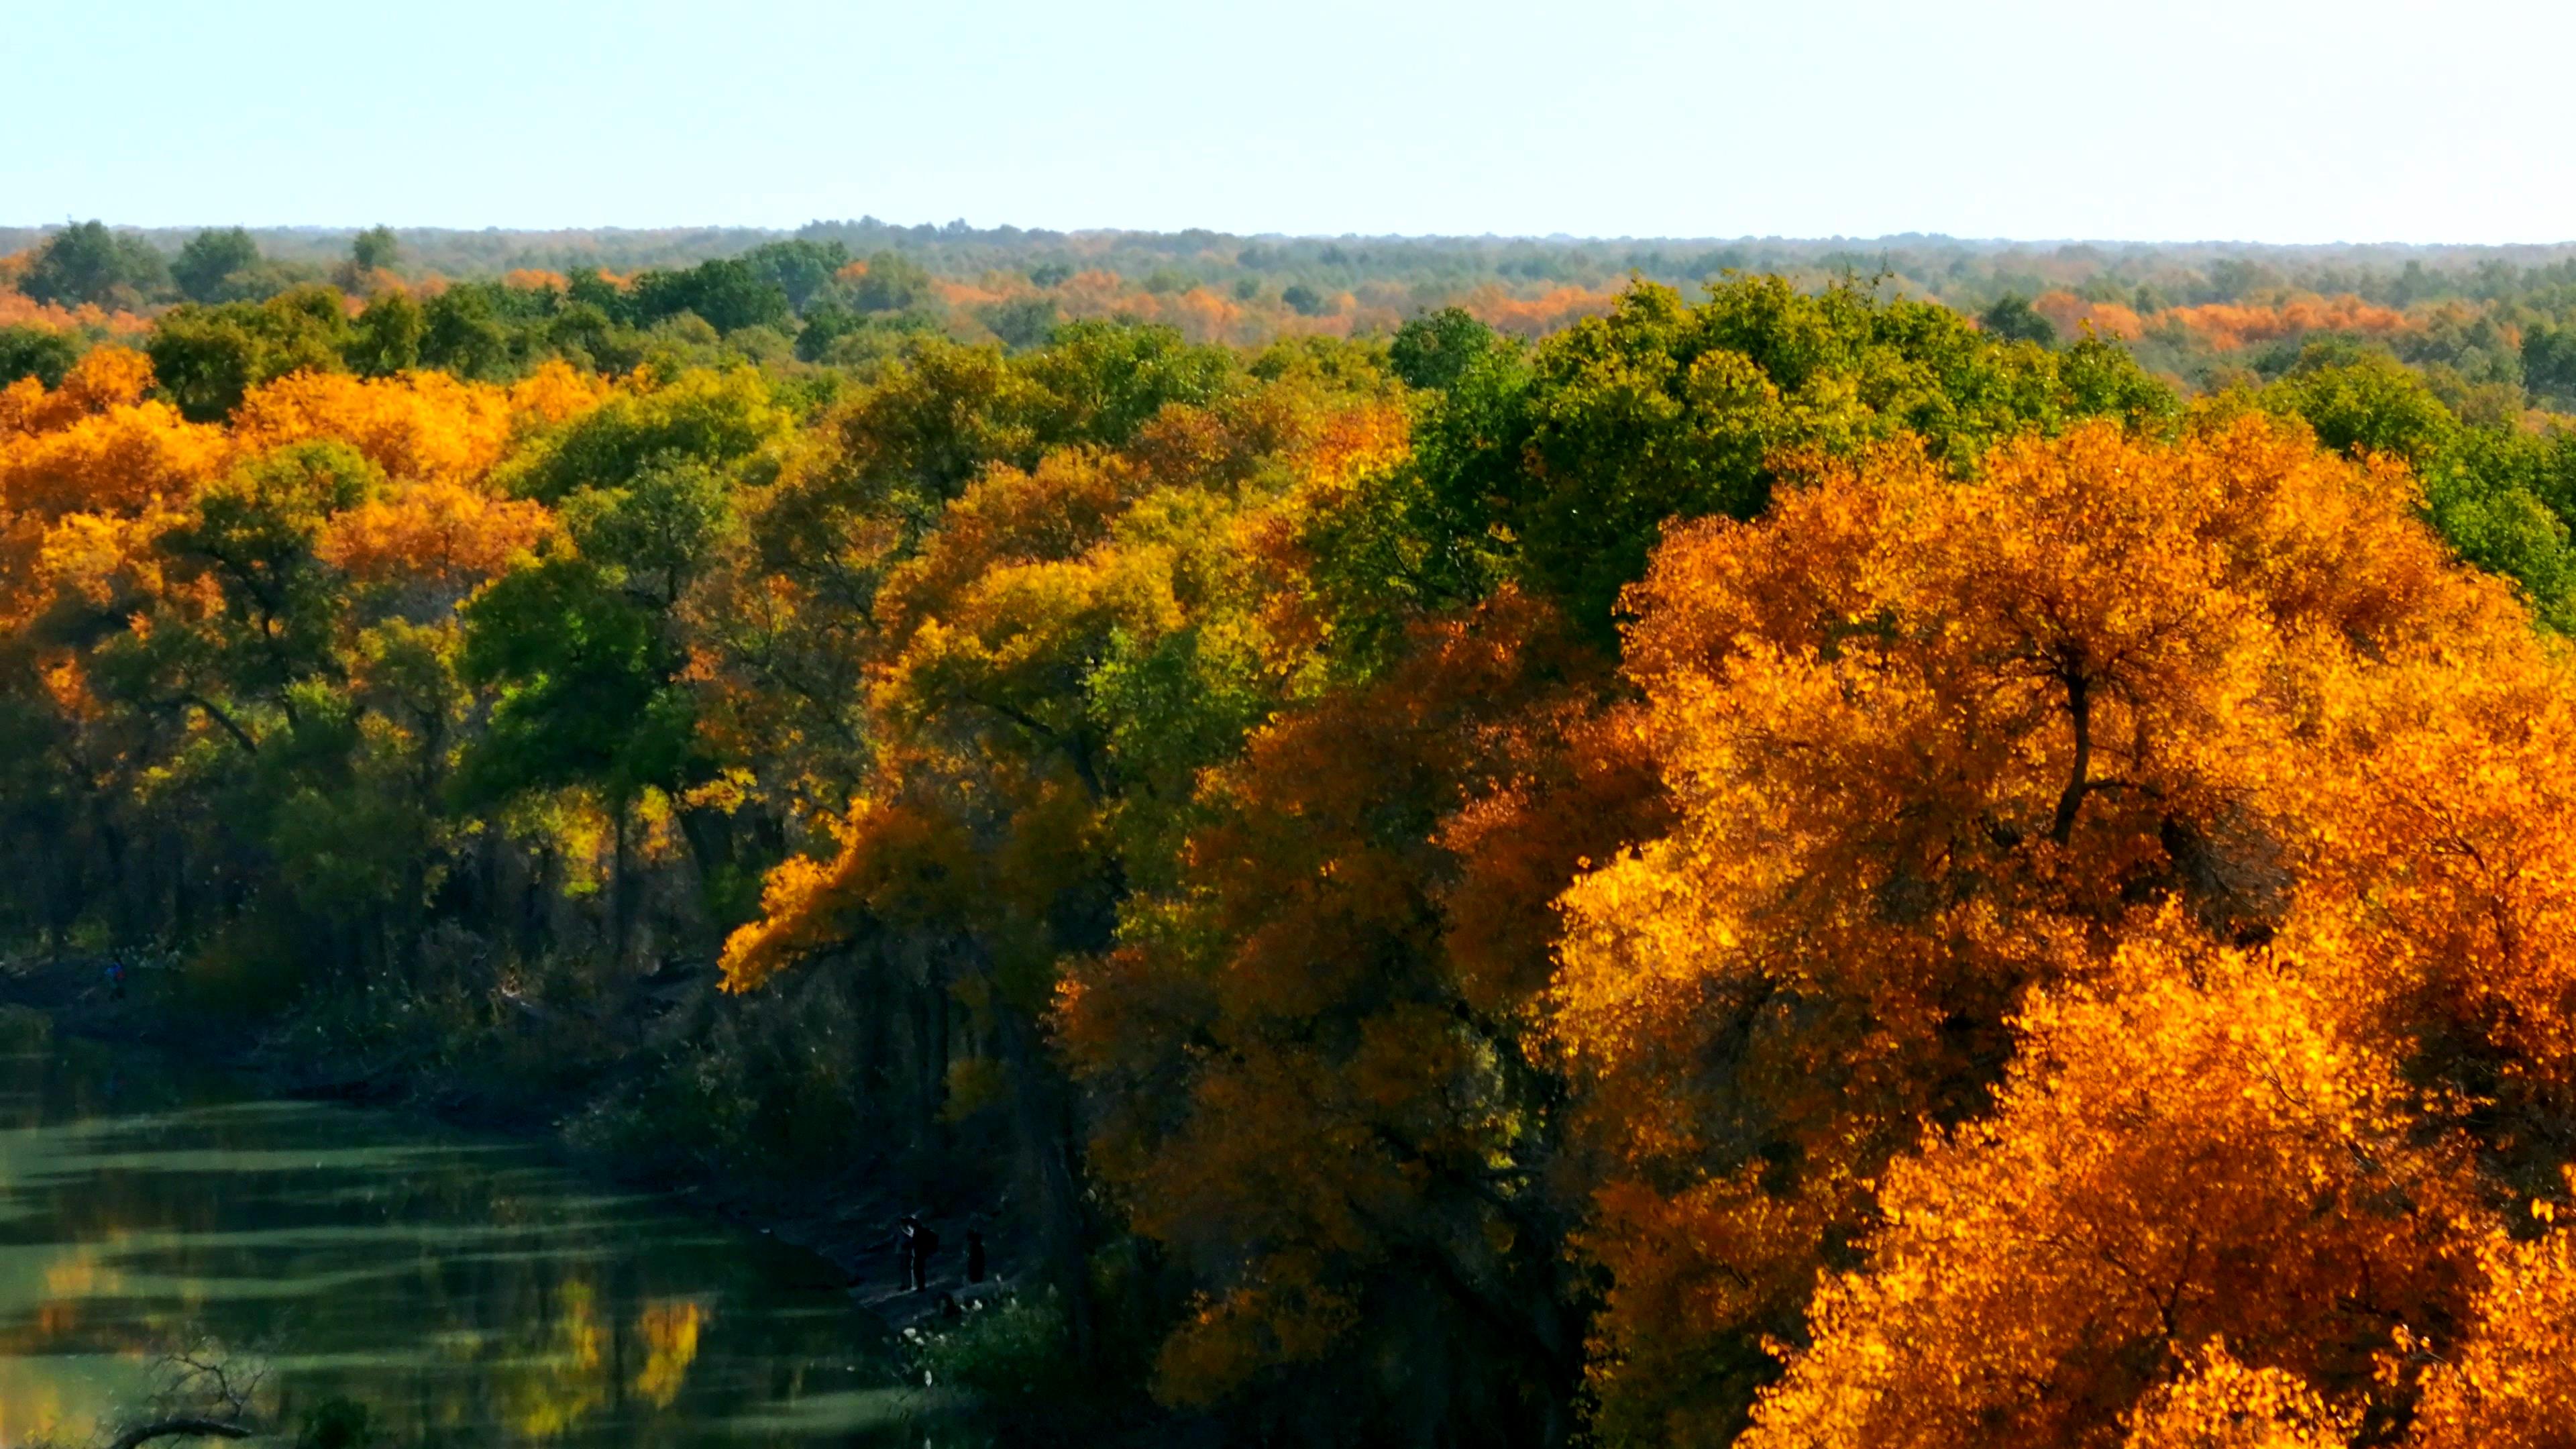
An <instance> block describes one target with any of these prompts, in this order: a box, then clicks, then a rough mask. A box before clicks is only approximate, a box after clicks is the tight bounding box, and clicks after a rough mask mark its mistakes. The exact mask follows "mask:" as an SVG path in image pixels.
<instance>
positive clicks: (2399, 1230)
mask: <svg viewBox="0 0 2576 1449" xmlns="http://www.w3.org/2000/svg"><path fill="white" fill-rule="evenodd" d="M2192 949H2193V948H2191V947H2184V948H2183V954H2184V955H2185V956H2188V955H2190V954H2191V952H2192ZM2111 974H2112V978H2113V980H2114V981H2115V982H2116V987H2115V988H2114V992H2112V993H2105V994H2104V995H2103V996H2100V997H2093V998H2086V997H2082V996H2073V997H2068V998H2064V999H2041V1000H2038V1001H2036V1002H2035V1003H2034V1004H2033V1006H2032V1007H2031V1008H2030V1010H2029V1011H2028V1013H2027V1014H2026V1015H2025V1017H2024V1020H2023V1024H2022V1035H2023V1040H2022V1047H2021V1050H2022V1056H2021V1061H2022V1063H2024V1065H2022V1066H2019V1067H2017V1068H2016V1069H2015V1071H2014V1073H2013V1074H2012V1076H2011V1078H2010V1080H2008V1081H2007V1082H2006V1083H2005V1085H2004V1086H2003V1089H2002V1091H2001V1094H2000V1097H1999V1100H1998V1102H1997V1104H1996V1107H1995V1110H1994V1111H1993V1112H1992V1113H1991V1115H1988V1116H1986V1117H1984V1118H1982V1119H1981V1120H1979V1121H1978V1122H1976V1123H1974V1124H1971V1125H1968V1126H1964V1127H1962V1128H1959V1129H1957V1130H1955V1131H1953V1132H1950V1133H1948V1134H1944V1135H1942V1136H1939V1137H1936V1138H1935V1139H1933V1140H1932V1141H1930V1142H1928V1143H1926V1144H1925V1146H1924V1147H1923V1149H1922V1150H1921V1151H1920V1152H1919V1153H1918V1154H1916V1155H1914V1156H1912V1157H1909V1158H1906V1159H1904V1160H1903V1161H1901V1162H1900V1163H1898V1164H1897V1165H1896V1166H1895V1167H1894V1168H1893V1169H1892V1170H1891V1171H1890V1172H1889V1174H1888V1176H1887V1179H1886V1181H1885V1183H1884V1185H1883V1186H1882V1187H1881V1188H1880V1190H1879V1193H1878V1212H1879V1214H1880V1217H1881V1219H1882V1221H1883V1222H1884V1224H1885V1226H1884V1227H1882V1228H1880V1229H1879V1230H1878V1231H1877V1232H1876V1233H1875V1234H1874V1235H1873V1236H1872V1238H1871V1239H1870V1241H1869V1244H1868V1248H1867V1251H1868V1255H1869V1261H1868V1265H1867V1267H1866V1268H1865V1269H1863V1270H1861V1271H1859V1272H1855V1273H1851V1274H1847V1275H1845V1276H1843V1277H1841V1278H1839V1279H1836V1280H1833V1281H1831V1282H1829V1283H1828V1284H1827V1285H1826V1286H1825V1287H1824V1288H1823V1289H1822V1290H1821V1291H1820V1292H1819V1294H1818V1296H1817V1301H1816V1303H1815V1305H1814V1306H1813V1307H1812V1308H1811V1309H1810V1310H1809V1314H1808V1318H1809V1323H1810V1331H1811V1333H1812V1334H1813V1338H1814V1341H1813V1343H1812V1345H1811V1346H1810V1347H1808V1348H1807V1349H1805V1350H1804V1351H1803V1352H1801V1353H1799V1354H1798V1355H1796V1356H1795V1358H1794V1359H1793V1360H1792V1361H1791V1364H1790V1368H1789V1372H1788V1374H1787V1376H1786V1377H1785V1378H1784V1379H1783V1380H1782V1381H1781V1382H1780V1383H1779V1384H1777V1385H1776V1386H1774V1387H1773V1388H1771V1389H1770V1390H1769V1391H1768V1392H1766V1393H1765V1394H1764V1396H1763V1398H1762V1400H1761V1402H1760V1404H1759V1405H1758V1407H1757V1408H1756V1410H1755V1414H1754V1429H1753V1431H1752V1432H1751V1433H1750V1434H1748V1435H1746V1436H1745V1437H1744V1439H1743V1441H1742V1442H1743V1444H1744V1445H1745V1449H1777V1446H1782V1445H1793V1444H1794V1445H1807V1446H1827V1445H1853V1446H1857V1445H1887V1446H1891V1449H1893V1446H1918V1445H1919V1446H1934V1445H1940V1446H1963V1449H1964V1446H1974V1445H2019V1444H2077V1443H2084V1442H2088V1441H2091V1440H2094V1439H2096V1438H2100V1437H2102V1436H2105V1435H2107V1434H2108V1433H2109V1432H2110V1431H2112V1430H2113V1429H2114V1428H2115V1426H2116V1425H2117V1424H2118V1422H2119V1420H2120V1419H2121V1417H2122V1416H2123V1415H2125V1414H2127V1413H2129V1412H2130V1411H2131V1410H2132V1408H2133V1407H2134V1406H2136V1405H2137V1404H2139V1402H2140V1401H2141V1400H2142V1399H2144V1398H2145V1397H2146V1396H2147V1394H2148V1392H2149V1389H2150V1387H2151V1386H2153V1385H2157V1384H2159V1383H2161V1382H2169V1381H2170V1380H2171V1378H2172V1377H2173V1376H2175V1374H2176V1370H2177V1369H2178V1368H2179V1367H2180V1366H2181V1365H2183V1364H2185V1363H2188V1362H2189V1360H2190V1358H2191V1356H2192V1355H2194V1354H2196V1353H2201V1352H2204V1351H2208V1350H2212V1349H2217V1348H2221V1347H2222V1346H2223V1351H2224V1352H2225V1353H2228V1354H2233V1355H2238V1356H2242V1357H2243V1358H2244V1359H2246V1360H2247V1361H2249V1362H2253V1363H2260V1364H2263V1365H2265V1366H2267V1367H2268V1368H2269V1369H2271V1370H2272V1371H2274V1372H2276V1373H2278V1374H2280V1375H2282V1377H2283V1378H2284V1379H2285V1380H2286V1381H2287V1382H2288V1383H2289V1384H2291V1385H2295V1386H2297V1387H2298V1388H2299V1389H2302V1390H2304V1391H2305V1393H2306V1395H2307V1396H2312V1398H2313V1399H2314V1400H2317V1401H2322V1402H2326V1403H2335V1404H2342V1403H2350V1402H2353V1401H2355V1400H2356V1399H2358V1398H2360V1397H2361V1396H2363V1395H2366V1394H2367V1393H2368V1392H2369V1390H2370V1389H2371V1387H2372V1385H2373V1381H2374V1379H2375V1377H2376V1367H2377V1364H2376V1359H2377V1356H2378V1355H2379V1354H2380V1353H2381V1352H2382V1351H2384V1350H2385V1348H2386V1347H2387V1345H2388V1343H2389V1337H2388V1334H2389V1325H2390V1324H2391V1323H2392V1322H2394V1323H2435V1322H2443V1321H2447V1320H2449V1319H2451V1318H2453V1317H2455V1316H2456V1315H2457V1314H2458V1313H2459V1312H2460V1310H2461V1309H2462V1308H2463V1307H2464V1306H2465V1304H2464V1299H2465V1296H2466V1287H2467V1278H2468V1275H2467V1274H2466V1273H2464V1271H2463V1270H2464V1268H2465V1267H2466V1266H2467V1265H2466V1262H2465V1261H2464V1259H2465V1255H2464V1254H2462V1253H2461V1252H2460V1251H2459V1245H2458V1244H2457V1243H2456V1241H2454V1240H2453V1239H2452V1230H2451V1224H2450V1219H2451V1217H2452V1216H2453V1215H2454V1214H2456V1213H2459V1212H2460V1211H2462V1210H2463V1209H2464V1208H2465V1207H2466V1205H2467V1200H2468V1197H2469V1193H2468V1191H2467V1184H2466V1181H2465V1175H2464V1174H2463V1172H2462V1171H2461V1169H2462V1168H2463V1167H2464V1166H2465V1165H2466V1154H2465V1153H2463V1152H2462V1151H2461V1150H2460V1147H2461V1144H2460V1143H2458V1142H2457V1141H2456V1140H2446V1139H2444V1138H2441V1137H2439V1136H2435V1137H2433V1138H2432V1139H2431V1140H2430V1141H2429V1142H2427V1141H2426V1140H2424V1132H2423V1126H2422V1124H2421V1123H2420V1122H2419V1120H2418V1119H2417V1117H2416V1114H2415V1113H2414V1112H2413V1111H2412V1110H2411V1107H2410V1104H2409V1102H2408V1101H2407V1095H2408V1094H2407V1093H2406V1091H2405V1090H2404V1088H2403V1086H2402V1085H2401V1082H2400V1079H2399V1073H2398V1070H2397V1065H2396V1063H2394V1062H2392V1061H2389V1060H2387V1059H2386V1058H2384V1057H2378V1056H2376V1055H2375V1054H2372V1053H2370V1052H2368V1051H2367V1050H2366V1049H2357V1048H2356V1046H2355V1044H2354V1043H2352V1042H2350V1041H2349V1040H2347V1039H2343V1038H2341V1037H2340V1035H2339V1034H2338V1033H2337V1032H2336V1031H2334V1029H2333V1027H2332V1025H2331V1022H2332V1020H2333V1017H2334V1015H2335V1013H2334V1011H2333V1010H2332V1008H2331V1007H2330V1006H2329V1005H2328V1004H2326V1003H2324V1002H2321V1001H2319V1000H2318V999H2317V998H2316V992H2317V991H2318V989H2319V983H2318V982H2316V981H2315V980H2313V979H2310V980H2306V981H2302V980H2300V979H2299V976H2298V974H2297V968H2296V967H2295V966H2291V967H2289V969H2287V970H2284V969H2283V968H2282V966H2280V965H2276V964H2274V963H2272V962H2269V961H2265V960H2262V959H2260V958H2259V957H2258V958H2256V959H2251V960H2246V959H2230V958H2226V957H2223V956H2222V957H2219V958H2216V959H2206V960H2200V961H2192V962H2186V961H2183V960H2176V959H2173V958H2172V956H2171V955H2169V954H2166V953H2162V952H2159V951H2158V950H2157V949H2156V948H2154V947H2152V946H2147V945H2144V944H2141V945H2140V946H2139V947H2138V948H2136V949H2135V950H2133V951H2132V952H2131V953H2129V954H2128V955H2127V956H2125V957H2123V958H2122V959H2120V960H2119V961H2118V962H2117V963H2116V964H2115V965H2114V966H2113V968H2112V973H2111ZM2173 1412H2174V1409H2173V1406H2172V1405H2171V1404H2170V1403H2168V1404H2166V1405H2165V1406H2164V1408H2163V1413H2162V1417H2164V1418H2166V1419H2167V1420H2170V1418H2171V1417H2172V1416H2173ZM2336 1442H2341V1441H2340V1440H2337V1441H2336Z"/></svg>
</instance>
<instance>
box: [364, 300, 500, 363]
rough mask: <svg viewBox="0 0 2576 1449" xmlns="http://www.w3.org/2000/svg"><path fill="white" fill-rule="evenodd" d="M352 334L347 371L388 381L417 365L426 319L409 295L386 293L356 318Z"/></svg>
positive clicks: (427, 332) (425, 330) (417, 304)
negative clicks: (388, 378)
mask: <svg viewBox="0 0 2576 1449" xmlns="http://www.w3.org/2000/svg"><path fill="white" fill-rule="evenodd" d="M353 332H354V334H355V335H353V336H352V337H351V338H350V341H349V345H348V347H347V349H346V356H347V358H348V362H349V367H350V369H351V370H352V371H355V372H356V373H358V374H359V375H360V376H362V377H391V376H393V375H394V374H396V373H399V372H408V371H410V370H411V369H412V368H414V367H417V366H419V365H420V354H421V345H422V343H423V342H424V341H425V340H426V339H427V337H428V335H429V319H428V318H427V316H426V315H425V314H423V313H422V311H421V307H420V304H419V303H418V302H415V301H413V300H412V299H411V294H410V293H409V292H387V293H385V294H384V295H382V296H380V297H377V298H376V299H375V300H374V301H371V302H369V303H368V304H367V310H366V311H364V312H361V313H359V314H358V319H357V322H356V324H355V326H354V328H353ZM446 340H447V339H442V341H446ZM467 375H468V376H471V374H470V373H469V374H467Z"/></svg>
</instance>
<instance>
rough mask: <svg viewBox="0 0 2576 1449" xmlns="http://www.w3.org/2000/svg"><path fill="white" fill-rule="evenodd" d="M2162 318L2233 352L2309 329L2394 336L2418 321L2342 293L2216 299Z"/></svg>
mask: <svg viewBox="0 0 2576 1449" xmlns="http://www.w3.org/2000/svg"><path fill="white" fill-rule="evenodd" d="M2155 320H2156V322H2157V323H2158V324H2160V325H2161V324H2166V323H2173V324H2178V325H2180V326H2182V327H2185V328H2188V329H2189V330H2190V331H2191V332H2192V333H2194V334H2195V335H2196V336H2198V337H2199V338H2200V340H2201V341H2202V342H2203V343H2205V344H2207V345H2208V346H2209V347H2211V348H2213V349H2215V350H2217V351H2220V352H2233V351H2235V350H2236V349H2238V348H2241V347H2243V346H2244V345H2245V344H2247V343H2249V342H2272V341H2277V340H2279V339H2281V338H2284V337H2299V336H2303V335H2305V334H2307V333H2310V332H2358V333H2361V334H2363V335H2365V336H2371V337H2393V336H2397V335H2399V334H2401V333H2406V332H2411V331H2413V330H2415V323H2414V322H2413V321H2412V320H2410V319H2409V318H2408V317H2407V316H2406V314H2405V313H2403V312H2400V311H2398V310H2396V309H2395V308H2393V307H2382V306H2379V305H2377V304H2375V303H2371V302H2365V301H2363V300H2361V299H2360V298H2359V297H2355V296H2352V295H2349V294H2346V295H2344V296H2340V297H2294V298H2291V299H2290V300H2288V301H2286V302H2278V303H2274V304H2272V305H2270V306H2258V305H2252V304H2248V303H2240V302H2212V303H2208V304H2206V305H2204V306H2199V307H2171V308H2167V309H2166V310H2164V311H2162V312H2159V313H2157V314H2156V316H2155Z"/></svg>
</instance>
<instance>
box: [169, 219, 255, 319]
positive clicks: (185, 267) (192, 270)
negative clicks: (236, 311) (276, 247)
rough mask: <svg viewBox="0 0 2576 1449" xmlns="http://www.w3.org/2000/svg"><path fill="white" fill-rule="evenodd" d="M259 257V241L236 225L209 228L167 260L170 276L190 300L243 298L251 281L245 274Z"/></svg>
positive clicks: (217, 300) (228, 300)
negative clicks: (174, 256) (214, 228)
mask: <svg viewBox="0 0 2576 1449" xmlns="http://www.w3.org/2000/svg"><path fill="white" fill-rule="evenodd" d="M260 260H261V259H260V255H259V243H257V242H254V241H252V240H251V239H250V233H249V232H246V231H244V230H242V229H241V228H240V227H237V226H234V227H226V228H224V229H223V230H221V231H216V230H212V229H209V230H206V231H201V232H199V233H197V234H196V235H195V236H193V237H191V238H189V239H188V244H187V245H186V246H184V247H181V248H180V249H179V255H178V258H177V259H176V260H175V261H173V262H171V263H170V280H172V281H173V282H176V283H177V284H178V286H179V294H180V295H181V296H183V297H186V298H187V299H188V300H189V301H191V302H207V303H213V302H238V301H244V300H248V293H249V290H250V287H251V286H252V285H254V283H253V282H252V280H251V278H250V277H249V276H248V275H247V274H249V273H250V272H252V271H253V269H255V268H257V267H258V266H259V264H260ZM236 278H240V279H241V280H239V281H237V280H236Z"/></svg>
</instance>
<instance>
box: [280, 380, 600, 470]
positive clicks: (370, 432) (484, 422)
mask: <svg viewBox="0 0 2576 1449" xmlns="http://www.w3.org/2000/svg"><path fill="white" fill-rule="evenodd" d="M608 391H609V389H608V387H607V385H606V384H604V383H601V382H599V381H598V380H597V379H595V378H592V377H590V376H589V375H587V374H583V373H576V372H574V371H573V370H572V369H571V368H569V367H567V366H566V365H565V364H563V363H562V362H560V361H556V362H550V363H548V364H547V365H546V366H545V367H543V368H541V369H539V370H538V371H537V372H536V373H534V374H532V375H531V376H529V377H528V378H526V379H524V380H522V381H520V382H518V383H515V384H512V385H511V386H509V387H506V388H504V387H497V386H494V385H491V384H488V383H470V382H459V381H457V380H456V379H455V378H452V377H449V376H448V375H447V374H445V373H440V372H426V373H408V374H405V375H404V376H402V377H398V378H379V379H364V378H357V377H351V376H349V375H347V374H345V373H315V372H302V373H296V374H294V375H292V376H289V377H283V378H280V379H278V380H277V381H275V382H272V383H267V384H265V385H263V386H260V387H257V388H254V389H252V390H251V392H250V394H249V395H248V396H247V397H245V398H244V399H243V400H242V405H241V409H240V411H239V413H238V414H237V415H236V417H235V421H234V429H235V433H236V436H238V437H239V439H240V440H241V442H242V443H243V444H244V445H245V446H247V447H249V448H252V449H255V450H266V449H269V448H274V447H277V446H280V445H282V444H285V443H289V442H294V441H298V440H300V439H305V438H336V439H338V440H340V441H342V442H345V443H347V444H349V445H350V446H352V447H354V448H356V449H357V450H358V451H359V452H361V453H364V454H365V455H366V456H367V458H368V460H369V461H371V462H373V463H374V464H375V465H376V466H377V467H379V468H382V469H384V470H385V473H386V474H387V476H389V477H393V478H397V479H405V478H410V479H436V480H443V481H449V482H459V483H470V482H475V481H478V480H480V479H481V478H483V477H484V476H485V475H486V474H488V473H490V472H491V471H492V468H493V465H494V464H496V463H498V462H499V461H500V459H501V456H502V454H503V453H504V452H505V451H507V449H508V448H509V446H510V445H511V443H512V442H513V441H514V440H515V439H517V438H518V437H519V436H521V435H522V434H524V433H525V432H526V431H527V430H528V429H529V428H530V427H531V426H533V425H536V424H540V423H554V422H560V421H562V420H564V419H566V418H569V417H573V416H576V415H578V414H580V413H582V412H586V411H588V410H589V409H590V408H592V407H594V406H597V405H598V403H599V402H600V401H601V400H603V399H604V398H605V397H606V396H607V394H608Z"/></svg>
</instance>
